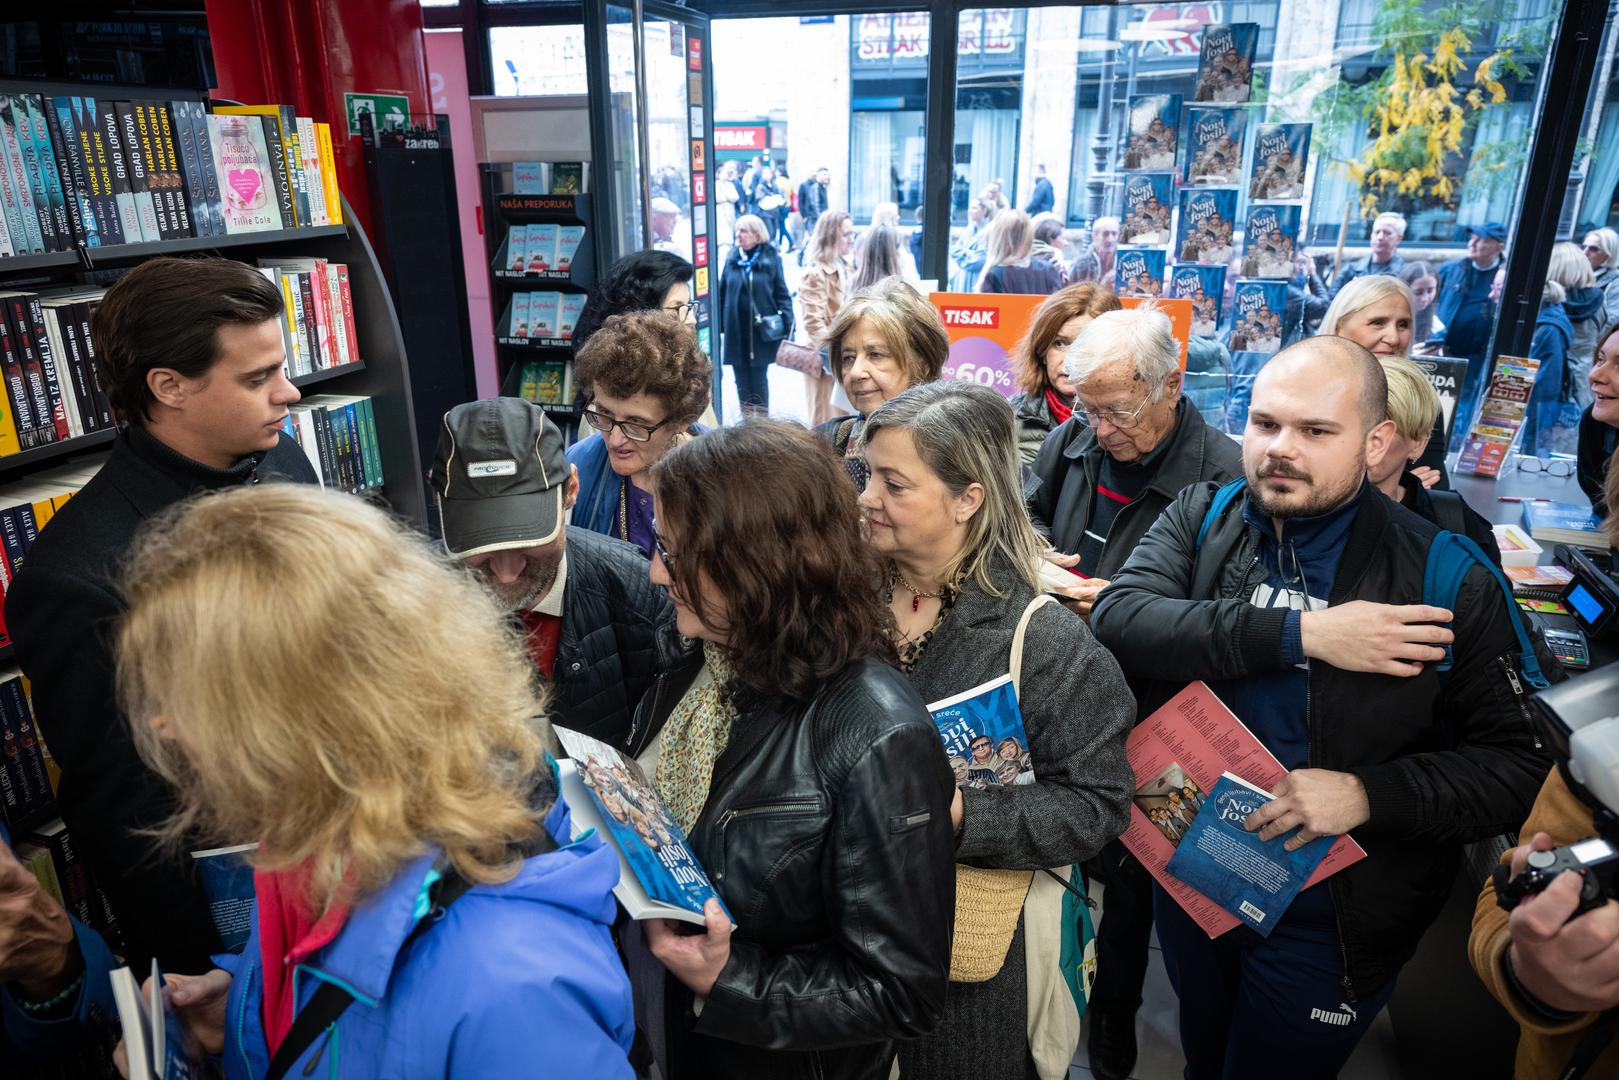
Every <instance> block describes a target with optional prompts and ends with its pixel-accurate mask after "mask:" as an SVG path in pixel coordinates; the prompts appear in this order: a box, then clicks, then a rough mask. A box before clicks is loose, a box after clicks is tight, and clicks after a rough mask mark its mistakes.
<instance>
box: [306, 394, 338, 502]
mask: <svg viewBox="0 0 1619 1080" xmlns="http://www.w3.org/2000/svg"><path fill="white" fill-rule="evenodd" d="M310 416H312V417H314V420H315V448H316V449H317V450H319V451H320V479H321V483H323V484H325V485H326V486H327V487H336V486H338V477H337V459H336V457H335V454H334V451H333V448H332V418H331V417H330V416H328V415H327V414H326V406H324V405H317V406H316V407H315V408H314V409H313V410H312V411H311V412H310Z"/></svg>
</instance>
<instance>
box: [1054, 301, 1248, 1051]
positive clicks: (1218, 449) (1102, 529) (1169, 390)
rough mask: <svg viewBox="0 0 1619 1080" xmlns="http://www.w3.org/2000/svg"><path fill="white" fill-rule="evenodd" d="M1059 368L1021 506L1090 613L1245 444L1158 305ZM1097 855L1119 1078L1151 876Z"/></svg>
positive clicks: (1081, 343) (1101, 995) (1096, 337)
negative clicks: (1207, 394)
mask: <svg viewBox="0 0 1619 1080" xmlns="http://www.w3.org/2000/svg"><path fill="white" fill-rule="evenodd" d="M1064 366H1065V370H1066V371H1067V373H1068V377H1069V378H1070V379H1072V380H1073V382H1074V386H1075V389H1076V391H1077V393H1076V396H1075V399H1074V414H1073V416H1072V417H1071V418H1070V419H1068V420H1066V421H1064V422H1063V423H1062V424H1061V425H1059V426H1058V427H1057V428H1056V429H1055V430H1053V431H1052V433H1051V434H1050V435H1049V436H1048V437H1047V438H1046V441H1045V443H1044V445H1042V446H1041V448H1040V454H1039V456H1038V457H1037V458H1035V461H1034V466H1033V472H1034V475H1033V479H1032V480H1031V482H1030V489H1029V492H1028V506H1029V515H1030V516H1031V517H1032V518H1033V519H1034V522H1035V525H1036V526H1037V527H1038V528H1039V529H1040V530H1041V531H1042V532H1043V533H1045V534H1046V535H1047V536H1048V537H1050V539H1051V543H1052V547H1053V548H1055V549H1056V551H1057V552H1059V553H1062V555H1061V556H1058V555H1053V556H1052V557H1051V558H1052V561H1053V562H1057V563H1058V564H1059V565H1064V566H1067V567H1068V569H1069V570H1070V571H1071V572H1072V573H1073V574H1074V575H1075V578H1074V581H1073V583H1072V584H1071V585H1070V586H1068V587H1066V588H1064V589H1063V592H1065V593H1067V594H1068V595H1069V597H1070V599H1068V600H1067V601H1066V603H1067V604H1068V606H1069V607H1071V608H1073V609H1074V610H1075V611H1077V612H1079V614H1081V615H1082V616H1085V617H1086V618H1089V617H1090V610H1091V605H1092V604H1093V603H1094V602H1095V601H1096V596H1097V594H1098V593H1099V592H1101V590H1102V589H1103V588H1104V587H1105V586H1106V585H1107V584H1108V579H1109V578H1111V577H1112V576H1113V574H1114V572H1115V571H1116V570H1117V569H1118V568H1119V567H1120V566H1121V565H1123V563H1124V561H1125V559H1127V558H1128V557H1129V556H1130V553H1131V552H1132V551H1133V550H1135V546H1136V544H1137V542H1138V541H1140V539H1141V538H1142V536H1144V535H1145V534H1146V532H1147V530H1148V529H1149V528H1151V527H1152V524H1153V522H1155V521H1157V520H1158V515H1159V514H1161V513H1163V512H1164V510H1165V509H1167V508H1168V507H1169V506H1170V504H1171V503H1173V502H1174V501H1175V497H1176V496H1177V495H1179V494H1180V492H1181V489H1182V488H1185V487H1187V486H1188V485H1190V484H1196V483H1199V482H1201V481H1205V480H1213V481H1214V482H1216V483H1218V484H1223V483H1225V482H1226V481H1228V480H1231V479H1233V478H1235V477H1237V476H1240V475H1242V452H1241V450H1240V449H1239V448H1238V446H1237V444H1236V443H1235V442H1233V441H1232V440H1231V439H1230V438H1229V437H1227V436H1225V435H1223V434H1221V433H1220V432H1219V431H1218V430H1217V429H1215V428H1213V427H1210V426H1209V425H1208V424H1207V423H1206V422H1205V421H1204V420H1203V416H1202V414H1201V413H1199V412H1198V411H1197V407H1196V406H1194V405H1193V404H1192V403H1191V402H1190V401H1188V400H1187V399H1186V397H1185V396H1184V395H1183V394H1182V393H1181V381H1182V380H1181V366H1180V343H1179V342H1178V341H1176V340H1175V335H1174V333H1173V332H1172V331H1171V329H1170V322H1169V318H1168V316H1166V315H1164V314H1163V313H1162V312H1160V311H1156V310H1153V309H1152V308H1151V307H1146V306H1143V307H1139V308H1132V309H1126V310H1124V311H1109V312H1105V313H1103V314H1101V315H1098V316H1097V317H1096V318H1095V319H1093V320H1091V322H1090V323H1088V324H1087V325H1086V326H1085V328H1084V329H1083V330H1081V331H1080V332H1079V336H1078V337H1076V338H1075V339H1074V343H1073V345H1071V346H1069V349H1068V358H1067V362H1066V364H1065V365H1064ZM1137 701H1138V703H1141V699H1140V695H1137ZM1143 715H1144V714H1143ZM1096 863H1097V864H1099V865H1098V866H1097V869H1098V870H1099V872H1100V874H1101V876H1102V877H1103V880H1105V881H1106V883H1107V906H1106V910H1105V911H1104V913H1103V918H1102V921H1101V924H1100V926H1099V928H1098V931H1097V969H1096V970H1097V981H1096V986H1095V988H1094V989H1093V990H1092V992H1091V997H1090V1003H1089V1006H1088V1009H1089V1013H1090V1017H1091V1022H1090V1027H1091V1035H1090V1061H1091V1070H1092V1072H1093V1073H1094V1074H1095V1075H1097V1076H1100V1077H1119V1078H1121V1080H1122V1078H1123V1077H1126V1076H1129V1075H1130V1072H1131V1069H1132V1068H1133V1067H1134V1064H1135V1058H1136V1037H1135V1014H1136V1010H1137V1009H1139V1008H1140V1007H1141V987H1142V981H1143V980H1144V979H1145V978H1146V973H1147V955H1148V953H1147V950H1148V945H1149V938H1150V936H1151V933H1152V890H1151V879H1150V878H1149V877H1148V875H1147V871H1146V870H1144V869H1143V868H1142V867H1141V864H1140V863H1138V862H1136V861H1135V860H1134V859H1133V858H1132V857H1131V856H1130V855H1128V854H1127V853H1126V852H1125V850H1124V848H1123V846H1122V845H1121V844H1119V843H1118V841H1114V842H1113V843H1111V844H1109V845H1108V846H1107V847H1106V848H1104V849H1103V850H1102V852H1101V854H1099V855H1098V856H1097V857H1096ZM1104 957H1105V959H1104Z"/></svg>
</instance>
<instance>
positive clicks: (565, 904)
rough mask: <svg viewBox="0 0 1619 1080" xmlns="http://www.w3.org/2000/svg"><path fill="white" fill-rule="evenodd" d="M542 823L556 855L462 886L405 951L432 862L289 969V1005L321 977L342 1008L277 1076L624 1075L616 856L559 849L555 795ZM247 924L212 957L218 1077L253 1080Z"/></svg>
mask: <svg viewBox="0 0 1619 1080" xmlns="http://www.w3.org/2000/svg"><path fill="white" fill-rule="evenodd" d="M545 826H546V829H547V830H548V831H549V832H550V833H551V835H552V836H553V837H555V838H556V840H557V843H558V844H567V846H566V847H563V848H561V849H560V850H557V851H550V852H546V853H544V854H541V855H537V856H535V857H534V858H531V859H529V860H528V861H526V862H525V863H524V864H523V866H522V869H521V870H519V871H518V873H517V876H516V877H515V878H513V879H512V880H511V881H507V882H504V883H502V884H499V885H478V886H475V887H474V888H472V889H470V890H469V891H468V892H467V893H466V894H465V895H464V896H462V897H461V898H460V899H458V900H456V901H455V902H454V903H453V904H452V905H451V906H450V907H449V909H448V910H447V911H446V912H445V913H444V915H443V917H442V919H441V920H440V921H439V923H438V925H437V926H434V927H433V928H432V929H431V930H430V931H428V932H427V933H425V934H423V935H422V936H421V937H420V938H418V939H417V940H416V942H415V943H414V944H413V945H412V946H411V947H410V948H409V950H407V951H406V952H404V953H401V952H400V946H401V945H402V944H403V943H404V940H405V937H406V936H407V935H408V934H409V933H410V931H411V928H412V926H413V925H414V924H415V923H416V920H417V919H418V918H419V917H420V915H421V909H423V908H425V907H426V891H425V885H426V884H427V883H428V881H429V874H430V871H431V869H432V866H433V860H434V856H433V855H424V856H423V857H421V858H420V859H417V860H416V861H415V862H413V863H411V864H410V865H409V866H408V867H406V868H405V870H404V871H402V872H401V873H400V874H399V876H398V877H397V878H395V879H394V881H393V883H392V884H391V885H389V886H388V887H387V888H386V889H384V890H383V891H382V892H381V893H379V894H378V895H376V896H373V897H372V898H371V899H369V900H367V901H366V902H365V903H363V904H362V905H360V907H359V908H357V909H356V910H355V911H354V913H353V914H352V915H350V916H349V920H348V923H347V925H345V926H344V927H343V930H342V932H341V933H340V934H339V935H338V937H337V940H336V941H334V942H332V944H330V945H328V946H327V947H326V948H324V949H322V950H321V951H320V952H319V953H317V954H316V955H315V956H314V957H312V958H310V960H309V961H307V962H305V963H303V964H300V965H299V966H298V969H297V972H296V973H295V975H294V988H295V991H296V998H297V1007H298V1008H299V1009H302V1008H303V1007H304V1006H305V1005H306V1004H308V1002H309V999H310V997H311V996H312V995H313V994H314V992H315V989H316V987H318V986H319V985H320V982H321V981H322V980H327V981H331V982H335V983H338V984H339V985H341V986H344V987H345V988H347V989H349V990H351V991H353V992H354V993H355V995H356V998H357V1000H356V1001H355V1002H354V1004H352V1005H350V1006H349V1008H348V1010H347V1011H346V1012H345V1013H343V1015H342V1016H341V1017H340V1018H339V1019H338V1021H337V1024H336V1030H335V1031H334V1032H332V1033H331V1034H330V1036H329V1037H328V1038H322V1039H317V1040H315V1045H314V1046H313V1047H311V1048H310V1049H309V1050H307V1051H305V1052H304V1055H303V1056H302V1057H301V1058H299V1060H298V1062H297V1064H295V1065H293V1067H292V1069H291V1070H290V1071H289V1073H288V1075H289V1076H294V1077H297V1076H306V1075H307V1076H316V1077H326V1078H328V1080H340V1078H346V1077H353V1078H356V1080H358V1078H361V1077H365V1078H372V1077H379V1076H388V1077H400V1078H407V1077H422V1078H425V1077H446V1076H456V1077H460V1076H467V1077H473V1076H532V1075H535V1074H536V1071H539V1072H543V1073H544V1074H545V1075H547V1076H556V1077H592V1078H594V1077H621V1078H628V1077H631V1076H633V1075H634V1073H633V1071H632V1070H631V1068H630V1065H629V1062H628V1057H627V1055H628V1053H629V1048H630V1040H631V1038H632V1037H633V1034H634V1024H633V1021H632V1017H631V1006H630V986H629V980H628V979H627V978H626V976H625V974H624V967H623V964H622V963H621V962H620V960H619V957H618V954H617V953H616V952H615V951H614V949H613V940H612V936H611V932H610V927H611V924H612V921H613V914H614V911H615V907H614V900H613V894H612V888H613V886H614V885H615V884H616V883H617V882H618V859H617V857H616V856H615V855H614V854H613V852H612V850H611V849H610V848H607V847H604V846H603V845H602V843H601V841H600V840H599V839H597V838H595V837H586V838H584V839H582V840H579V841H578V842H576V843H571V844H569V843H568V840H569V836H570V833H569V820H568V810H567V806H566V805H565V804H564V803H563V802H562V800H561V799H558V800H557V802H556V804H555V805H554V806H553V807H552V809H551V811H550V812H549V813H548V814H547V815H546V819H545ZM253 925H254V927H255V929H254V932H253V936H252V937H250V938H249V939H248V942H247V948H246V949H245V950H244V951H243V952H242V954H241V956H239V957H228V958H224V959H226V960H229V961H233V962H234V963H235V966H236V970H235V971H234V973H233V974H234V978H233V980H232V984H231V992H230V1001H229V1004H228V1006H227V1009H226V1014H225V1055H224V1065H225V1075H226V1077H228V1078H229V1080H257V1078H259V1077H262V1076H264V1074H265V1072H266V1071H267V1070H268V1068H269V1064H270V1056H269V1053H268V1051H267V1050H266V1048H265V1043H264V1026H263V1022H262V1018H263V1012H264V1003H263V997H262V990H263V985H264V973H263V971H262V969H261V965H260V961H259V941H258V930H257V926H258V918H257V913H256V911H255V915H254V920H253ZM323 1044H327V1045H324V1046H323ZM317 1053H320V1054H321V1055H322V1056H321V1058H320V1060H319V1061H318V1062H315V1063H314V1067H313V1068H311V1067H310V1059H311V1057H313V1056H314V1055H315V1054H317Z"/></svg>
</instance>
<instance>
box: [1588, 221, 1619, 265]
mask: <svg viewBox="0 0 1619 1080" xmlns="http://www.w3.org/2000/svg"><path fill="white" fill-rule="evenodd" d="M1593 236H1594V237H1596V238H1597V247H1599V248H1601V249H1602V265H1603V266H1607V267H1619V232H1614V231H1613V230H1612V229H1610V228H1607V227H1606V226H1604V227H1603V228H1600V229H1592V230H1591V231H1590V232H1588V233H1586V234H1585V238H1586V239H1587V240H1589V239H1590V238H1591V237H1593Z"/></svg>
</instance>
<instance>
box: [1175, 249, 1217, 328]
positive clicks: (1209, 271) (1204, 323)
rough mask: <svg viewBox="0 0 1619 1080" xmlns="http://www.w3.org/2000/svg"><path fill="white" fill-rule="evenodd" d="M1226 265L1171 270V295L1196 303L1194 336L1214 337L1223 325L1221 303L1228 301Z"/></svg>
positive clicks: (1193, 311)
mask: <svg viewBox="0 0 1619 1080" xmlns="http://www.w3.org/2000/svg"><path fill="white" fill-rule="evenodd" d="M1225 272H1226V268H1225V267H1223V266H1198V265H1196V264H1193V265H1190V266H1187V265H1182V264H1179V263H1177V264H1176V265H1174V266H1172V267H1170V269H1169V295H1170V297H1172V298H1174V299H1177V300H1190V301H1191V302H1192V333H1194V334H1196V335H1197V336H1198V337H1206V338H1211V337H1214V335H1215V333H1216V332H1217V331H1218V329H1219V326H1220V302H1221V300H1223V299H1224V298H1225Z"/></svg>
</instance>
